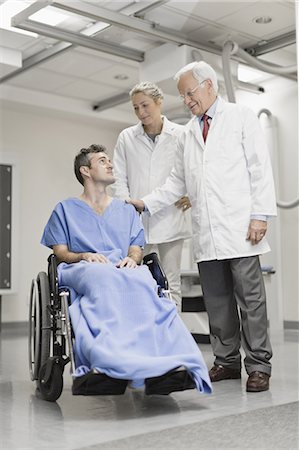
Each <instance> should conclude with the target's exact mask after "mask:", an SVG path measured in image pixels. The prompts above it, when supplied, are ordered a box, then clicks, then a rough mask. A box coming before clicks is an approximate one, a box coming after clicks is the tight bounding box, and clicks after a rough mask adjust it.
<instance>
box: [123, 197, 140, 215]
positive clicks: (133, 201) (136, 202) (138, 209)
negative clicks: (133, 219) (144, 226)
mask: <svg viewBox="0 0 299 450" xmlns="http://www.w3.org/2000/svg"><path fill="white" fill-rule="evenodd" d="M126 203H129V204H130V205H133V206H134V207H135V209H136V210H137V211H138V212H139V213H142V212H143V211H144V207H145V205H144V202H143V201H142V200H134V199H130V200H126Z"/></svg>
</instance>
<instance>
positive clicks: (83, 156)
mask: <svg viewBox="0 0 299 450" xmlns="http://www.w3.org/2000/svg"><path fill="white" fill-rule="evenodd" d="M101 152H103V153H107V150H106V147H104V145H98V144H91V145H90V146H89V147H88V148H81V150H80V151H79V153H78V155H77V156H76V157H75V161H74V171H75V175H76V178H77V180H78V181H79V183H81V184H82V186H84V179H83V177H82V174H81V172H80V167H81V166H87V167H90V156H89V155H90V154H91V153H101Z"/></svg>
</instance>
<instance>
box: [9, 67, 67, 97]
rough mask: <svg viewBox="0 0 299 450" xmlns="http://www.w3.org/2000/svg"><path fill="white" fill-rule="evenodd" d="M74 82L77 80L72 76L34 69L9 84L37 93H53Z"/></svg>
mask: <svg viewBox="0 0 299 450" xmlns="http://www.w3.org/2000/svg"><path fill="white" fill-rule="evenodd" d="M73 81H75V79H74V78H72V77H70V76H65V75H61V74H57V73H54V72H50V71H48V70H43V69H39V68H34V69H29V70H27V71H26V72H24V73H22V74H21V75H18V76H17V77H15V78H13V79H12V80H10V81H9V82H8V83H9V84H11V85H14V86H20V87H27V88H30V89H36V90H37V91H45V92H52V91H55V89H58V88H60V87H62V86H66V85H68V84H69V83H70V82H73Z"/></svg>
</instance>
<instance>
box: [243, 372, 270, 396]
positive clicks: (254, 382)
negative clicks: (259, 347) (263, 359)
mask: <svg viewBox="0 0 299 450" xmlns="http://www.w3.org/2000/svg"><path fill="white" fill-rule="evenodd" d="M269 379H270V375H268V374H267V373H264V372H258V371H255V372H251V374H250V375H249V377H248V380H247V383H246V391H247V392H262V391H268V389H269Z"/></svg>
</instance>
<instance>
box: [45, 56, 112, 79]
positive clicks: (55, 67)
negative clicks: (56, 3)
mask: <svg viewBox="0 0 299 450" xmlns="http://www.w3.org/2000/svg"><path fill="white" fill-rule="evenodd" d="M111 65H113V62H112V61H109V60H108V59H105V58H103V57H100V56H99V55H98V54H95V55H93V56H92V55H88V54H86V53H84V52H82V51H81V52H80V51H78V50H71V51H67V52H63V53H62V54H61V55H58V56H57V57H56V58H53V59H50V60H48V61H46V62H44V63H41V64H40V67H41V68H42V69H47V70H51V71H52V72H57V73H62V74H65V75H71V76H74V77H89V76H91V75H93V74H95V73H97V72H99V71H101V70H103V69H107V68H108V67H110V66H111Z"/></svg>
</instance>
